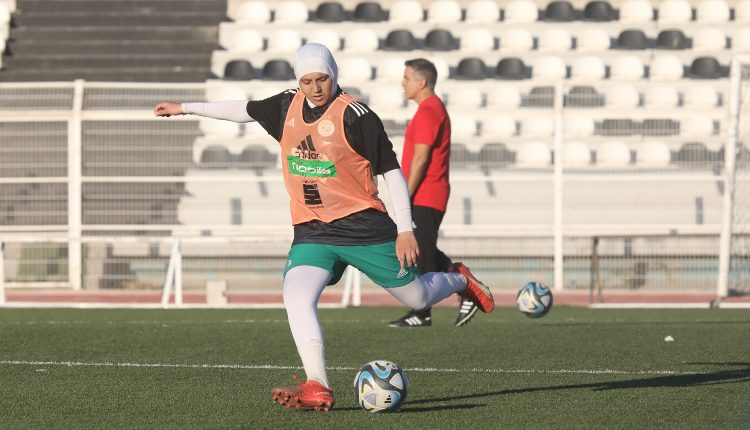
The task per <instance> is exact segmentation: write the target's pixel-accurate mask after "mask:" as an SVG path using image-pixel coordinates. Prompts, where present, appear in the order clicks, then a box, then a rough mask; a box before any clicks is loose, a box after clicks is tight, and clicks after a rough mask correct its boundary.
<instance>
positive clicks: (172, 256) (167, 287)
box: [161, 241, 179, 309]
mask: <svg viewBox="0 0 750 430" xmlns="http://www.w3.org/2000/svg"><path fill="white" fill-rule="evenodd" d="M178 247H179V245H178V243H177V241H175V242H174V243H172V252H170V253H169V264H168V265H167V274H166V276H165V278H164V288H163V289H162V293H161V306H162V307H163V308H164V309H166V308H167V307H168V306H169V296H170V295H171V294H172V292H171V290H172V284H174V278H175V270H176V269H177V268H176V267H175V266H176V265H177V263H176V261H177V252H178V251H177V249H175V248H178Z"/></svg>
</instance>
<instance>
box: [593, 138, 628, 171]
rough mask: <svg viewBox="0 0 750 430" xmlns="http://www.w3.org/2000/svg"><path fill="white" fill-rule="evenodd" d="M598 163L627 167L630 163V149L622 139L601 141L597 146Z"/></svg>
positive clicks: (603, 165) (604, 165) (599, 164)
mask: <svg viewBox="0 0 750 430" xmlns="http://www.w3.org/2000/svg"><path fill="white" fill-rule="evenodd" d="M596 164H597V166H602V167H625V166H627V165H628V164H630V149H629V148H628V145H626V144H625V143H623V142H620V141H607V142H601V143H599V144H598V145H597V148H596Z"/></svg>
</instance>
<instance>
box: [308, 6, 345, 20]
mask: <svg viewBox="0 0 750 430" xmlns="http://www.w3.org/2000/svg"><path fill="white" fill-rule="evenodd" d="M345 19H346V11H345V10H344V6H342V5H341V3H337V2H323V3H321V4H319V5H318V8H317V9H316V10H315V20H316V21H319V22H341V21H344V20H345Z"/></svg>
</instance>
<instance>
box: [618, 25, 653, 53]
mask: <svg viewBox="0 0 750 430" xmlns="http://www.w3.org/2000/svg"><path fill="white" fill-rule="evenodd" d="M646 48H648V38H647V37H646V34H645V33H644V32H643V30H638V29H630V30H623V31H622V32H621V33H620V35H619V36H618V37H617V49H632V50H640V49H646Z"/></svg>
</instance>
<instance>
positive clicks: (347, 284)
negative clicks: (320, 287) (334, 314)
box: [341, 266, 354, 308]
mask: <svg viewBox="0 0 750 430" xmlns="http://www.w3.org/2000/svg"><path fill="white" fill-rule="evenodd" d="M353 271H354V268H353V267H352V266H349V267H347V268H346V272H344V292H343V293H341V307H342V308H345V307H347V306H349V296H350V295H351V294H352V282H353V280H352V279H353Z"/></svg>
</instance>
